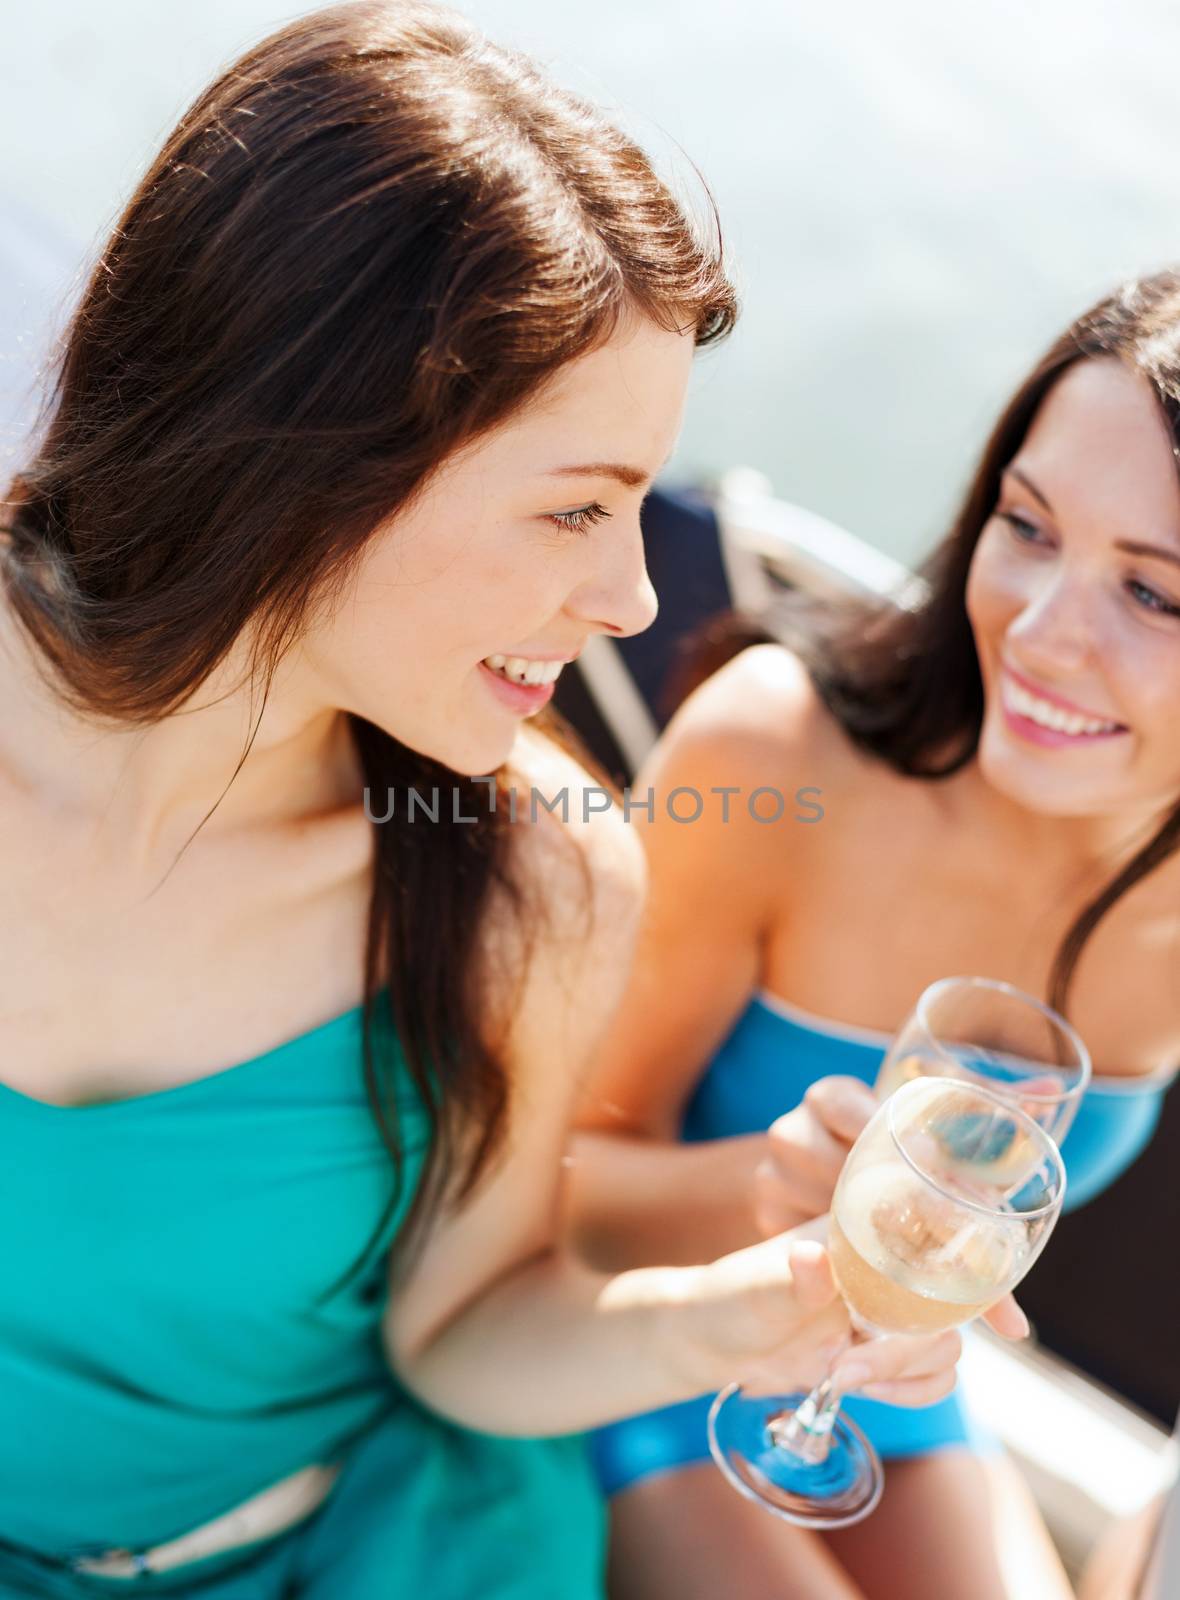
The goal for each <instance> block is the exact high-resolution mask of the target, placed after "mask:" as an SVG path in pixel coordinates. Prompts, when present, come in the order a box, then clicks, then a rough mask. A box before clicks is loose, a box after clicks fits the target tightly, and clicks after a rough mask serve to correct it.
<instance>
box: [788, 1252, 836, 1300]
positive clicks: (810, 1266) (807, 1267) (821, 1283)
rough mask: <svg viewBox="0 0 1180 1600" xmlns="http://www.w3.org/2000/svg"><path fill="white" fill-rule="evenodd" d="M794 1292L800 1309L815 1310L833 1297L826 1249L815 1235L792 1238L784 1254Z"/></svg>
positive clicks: (832, 1284)
mask: <svg viewBox="0 0 1180 1600" xmlns="http://www.w3.org/2000/svg"><path fill="white" fill-rule="evenodd" d="M787 1261H788V1264H789V1266H790V1269H791V1279H792V1281H793V1283H794V1287H795V1296H796V1298H797V1300H798V1302H799V1307H800V1309H801V1310H802V1311H803V1312H811V1311H819V1310H820V1309H821V1308H822V1307H823V1306H826V1305H827V1304H828V1303H829V1302H830V1301H832V1300H834V1299H835V1298H836V1279H835V1277H834V1275H833V1273H832V1263H831V1260H830V1258H829V1256H828V1252H827V1251H826V1250H825V1249H824V1247H823V1245H822V1244H820V1243H819V1242H818V1241H817V1240H815V1239H799V1240H792V1242H791V1246H790V1249H789V1251H788V1254H787Z"/></svg>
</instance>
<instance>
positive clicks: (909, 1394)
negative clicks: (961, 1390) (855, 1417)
mask: <svg viewBox="0 0 1180 1600" xmlns="http://www.w3.org/2000/svg"><path fill="white" fill-rule="evenodd" d="M955 1378H956V1373H955V1369H954V1367H949V1368H947V1370H946V1371H944V1372H937V1373H934V1374H933V1375H932V1376H931V1377H929V1378H903V1379H902V1380H901V1381H900V1382H898V1383H870V1384H867V1385H866V1386H865V1387H864V1388H863V1389H861V1390H859V1391H858V1392H859V1393H860V1394H862V1395H864V1396H865V1397H866V1398H867V1399H869V1400H883V1401H884V1402H885V1404H886V1405H889V1406H932V1405H934V1404H935V1403H936V1402H937V1401H939V1400H945V1399H946V1397H947V1395H948V1394H950V1392H951V1390H952V1389H953V1388H954V1387H955Z"/></svg>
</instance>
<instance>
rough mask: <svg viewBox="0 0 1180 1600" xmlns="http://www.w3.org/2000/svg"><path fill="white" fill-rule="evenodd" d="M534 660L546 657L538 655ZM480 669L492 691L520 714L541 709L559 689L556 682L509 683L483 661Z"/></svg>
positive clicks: (555, 658) (528, 713)
mask: <svg viewBox="0 0 1180 1600" xmlns="http://www.w3.org/2000/svg"><path fill="white" fill-rule="evenodd" d="M533 659H534V660H538V661H540V660H542V659H544V658H543V657H541V656H536V657H534V658H533ZM553 659H554V660H557V661H560V660H564V657H561V656H555V657H554V658H553ZM479 670H480V672H482V673H483V676H484V681H485V682H486V683H487V685H488V688H489V689H491V691H492V693H493V694H495V695H496V696H497V698H498V699H499V700H500V701H501V703H502V704H503V705H506V706H507V707H508V709H509V710H510V711H515V712H516V714H517V715H518V716H526V717H527V716H531V715H532V714H533V713H534V712H537V711H540V709H541V707H542V706H544V705H548V703H549V701H550V700H552V698H553V696H554V693H555V692H556V689H557V684H556V682H554V683H509V681H508V679H507V678H502V677H501V676H500V674H499V673H498V672H493V671H492V669H491V667H487V666H485V665H484V663H483V662H482V661H481V662H480V664H479Z"/></svg>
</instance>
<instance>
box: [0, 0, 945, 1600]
mask: <svg viewBox="0 0 1180 1600" xmlns="http://www.w3.org/2000/svg"><path fill="white" fill-rule="evenodd" d="M733 316H734V298H733V293H732V290H731V289H730V287H729V284H728V282H727V281H726V278H725V276H724V273H723V271H722V268H721V263H720V259H719V255H718V252H717V250H716V249H715V248H713V247H707V246H705V245H704V244H702V243H701V242H699V240H698V238H697V236H696V233H695V231H694V230H693V228H691V227H690V225H689V223H688V221H687V220H686V218H685V216H684V215H683V214H682V212H681V211H680V209H679V208H678V207H677V205H676V203H675V202H674V201H673V199H672V197H671V195H670V193H669V192H668V190H667V189H666V188H665V187H664V186H663V185H662V184H661V183H660V182H659V181H658V180H657V179H656V177H655V176H654V174H653V172H652V169H651V167H650V165H649V163H648V162H647V160H646V158H645V157H644V156H643V154H642V153H641V152H640V151H639V150H638V149H637V148H636V147H635V146H634V145H633V144H631V143H630V142H628V141H627V140H626V139H624V138H623V137H622V136H621V135H620V134H619V133H618V132H617V131H615V130H614V129H613V128H611V127H610V126H609V125H608V124H607V123H605V122H604V121H603V120H602V119H601V118H600V117H599V116H598V115H597V114H596V113H594V112H593V111H592V110H591V108H589V107H588V106H586V105H585V104H583V103H582V102H580V101H579V100H577V99H575V98H573V97H571V96H569V95H567V94H565V93H562V92H560V91H559V90H557V89H556V88H554V87H553V86H551V85H549V84H548V83H546V82H545V80H544V79H543V78H541V77H540V76H538V74H537V73H536V72H535V71H534V69H533V68H531V67H530V65H529V64H528V63H527V62H526V61H524V60H522V59H521V58H519V57H518V56H515V55H513V54H511V53H508V52H505V51H502V50H499V49H497V48H496V47H494V46H492V45H491V44H489V43H488V42H487V41H486V40H484V39H483V38H482V36H481V35H480V34H479V33H478V32H477V31H476V30H475V29H473V28H472V27H470V26H469V25H468V24H467V23H465V22H464V21H463V20H462V19H461V18H459V17H456V16H455V15H453V14H451V13H449V12H445V11H441V10H437V9H435V8H433V7H429V6H424V5H419V4H404V5H403V4H391V5H383V4H363V5H355V6H344V7H340V8H337V9H334V10H330V11H325V12H322V13H318V14H315V15H312V16H308V17H305V18H303V19H302V20H300V21H298V22H296V23H294V24H292V25H291V26H289V27H288V28H286V29H284V30H283V31H281V32H279V33H277V34H275V35H274V36H273V37H272V38H270V39H268V40H266V41H265V42H264V43H263V44H261V45H260V46H259V47H258V48H257V49H255V50H253V51H251V52H250V53H248V54H247V55H245V56H244V57H243V58H242V59H241V60H239V61H237V62H236V63H234V64H233V65H232V66H231V67H230V68H228V69H227V70H226V71H225V72H224V73H223V74H222V75H221V76H220V77H219V78H218V79H217V81H216V82H215V83H214V84H213V85H212V86H211V87H210V88H209V89H208V90H207V91H206V92H205V93H204V94H203V95H201V96H200V98H199V99H198V100H197V101H196V103H195V104H194V105H193V107H192V108H191V109H190V111H189V112H188V113H187V114H186V115H185V116H184V118H183V119H182V121H181V122H180V124H179V126H178V127H177V129H176V131H175V132H174V134H173V135H172V136H171V137H170V138H169V140H168V141H167V143H166V145H165V147H164V149H163V150H162V151H161V153H160V155H159V156H158V158H157V159H156V160H155V162H154V163H153V165H152V166H151V169H150V170H149V171H148V173H147V175H146V176H145V178H144V179H143V182H142V183H141V184H140V185H139V188H138V190H137V192H136V193H135V195H134V196H133V198H132V199H131V201H130V203H129V204H128V206H127V208H126V210H125V211H124V213H123V215H122V217H121V218H120V219H119V222H118V224H117V226H116V228H115V230H114V232H113V234H112V236H111V239H110V241H109V243H108V244H107V246H106V248H105V249H104V250H103V251H102V254H101V257H100V259H99V261H98V263H97V265H96V267H95V269H94V271H93V274H92V276H91V278H90V281H89V285H88V287H87V289H86V291H85V294H84V296H83V299H82V302H81V305H80V308H79V310H78V312H77V314H76V316H75V317H74V319H73V322H72V325H71V327H70V329H69V332H68V335H67V337H66V340H65V344H64V349H63V352H62V358H61V362H60V368H59V371H58V375H57V382H56V387H55V390H54V392H53V394H52V397H51V401H50V404H49V406H48V410H47V414H46V419H45V425H44V427H43V429H42V431H41V433H40V436H39V437H38V439H37V440H36V442H35V445H34V447H33V449H32V450H31V452H30V454H29V458H28V460H27V462H26V464H25V465H24V467H23V470H22V471H21V472H20V474H19V476H18V478H17V479H16V481H15V483H14V484H13V486H12V489H11V490H10V492H9V495H8V502H7V506H6V515H5V517H4V541H3V568H2V571H3V605H2V608H0V647H2V648H0V703H2V704H3V706H4V718H3V726H2V729H0V860H2V865H0V876H2V878H3V882H4V885H5V916H4V918H3V919H2V922H0V973H2V974H3V976H2V978H0V1041H2V1045H3V1066H2V1068H0V1171H2V1173H3V1179H2V1182H0V1218H2V1220H3V1232H4V1237H5V1240H6V1249H5V1271H4V1283H3V1288H2V1289H0V1394H2V1395H3V1417H4V1423H3V1427H2V1428H0V1595H3V1596H6V1597H7V1596H15V1595H38V1596H45V1595H56V1596H75V1597H76V1596H83V1595H92V1594H95V1593H103V1594H106V1593H110V1592H112V1590H119V1589H120V1587H122V1586H125V1585H126V1584H127V1583H128V1582H133V1583H134V1584H135V1586H136V1587H137V1589H143V1590H148V1591H150V1590H152V1589H161V1590H168V1591H170V1592H196V1589H197V1587H198V1586H199V1589H200V1593H201V1594H202V1595H203V1596H206V1597H207V1600H245V1597H247V1596H250V1597H258V1596H260V1595H261V1596H270V1595H273V1596H275V1597H277V1596H279V1595H280V1594H281V1595H285V1596H286V1595H306V1596H323V1597H330V1600H377V1597H379V1596H387V1595H394V1594H410V1593H418V1592H422V1593H427V1592H428V1593H430V1594H432V1595H435V1596H440V1597H446V1596H450V1597H459V1596H467V1595H472V1594H476V1593H478V1594H480V1595H481V1596H487V1597H491V1596H503V1597H508V1596H512V1597H516V1600H525V1597H531V1596H536V1597H544V1600H550V1597H552V1596H554V1595H557V1594H561V1595H562V1596H563V1597H566V1600H570V1597H581V1596H590V1595H593V1594H595V1593H596V1592H598V1590H599V1576H600V1564H601V1563H600V1553H601V1523H602V1517H601V1508H600V1504H599V1502H598V1500H597V1497H596V1494H595V1491H594V1488H593V1484H592V1482H591V1479H590V1475H589V1470H588V1466H587V1463H586V1457H585V1451H584V1447H583V1444H582V1442H581V1440H580V1439H578V1438H572V1439H571V1438H568V1437H551V1438H544V1439H542V1438H535V1437H529V1436H536V1435H547V1436H552V1435H556V1436H561V1435H568V1434H570V1433H572V1432H573V1431H574V1430H578V1429H582V1428H585V1427H586V1426H588V1425H590V1424H593V1423H597V1422H600V1421H602V1420H605V1419H606V1418H608V1417H611V1416H618V1415H621V1414H623V1413H624V1412H626V1411H628V1410H634V1409H635V1408H636V1407H638V1406H643V1405H652V1404H662V1403H667V1402H668V1401H670V1400H674V1399H677V1398H682V1397H684V1396H685V1395H688V1394H691V1393H694V1392H696V1391H697V1390H698V1389H699V1388H700V1387H701V1386H702V1383H705V1382H708V1381H718V1382H719V1381H721V1379H722V1377H723V1376H724V1375H725V1374H727V1373H729V1372H731V1371H732V1372H736V1373H739V1374H740V1373H743V1372H744V1373H746V1374H747V1375H748V1376H749V1377H750V1378H751V1379H752V1380H755V1379H757V1378H758V1376H759V1374H761V1375H762V1376H763V1377H764V1379H765V1380H766V1381H777V1382H781V1381H782V1380H783V1379H784V1377H788V1376H789V1377H791V1378H799V1377H802V1376H805V1375H806V1374H807V1373H809V1372H810V1373H814V1372H815V1371H816V1370H818V1367H819V1365H820V1364H821V1363H822V1362H823V1361H824V1360H825V1359H827V1358H828V1357H829V1356H830V1355H831V1353H832V1351H833V1349H834V1348H835V1347H836V1346H837V1345H838V1344H839V1343H840V1341H841V1340H842V1338H843V1336H844V1334H845V1332H846V1329H847V1323H846V1319H845V1318H844V1315H843V1313H842V1312H841V1310H840V1309H839V1307H838V1305H837V1304H836V1303H835V1301H834V1287H833V1284H832V1282H831V1278H830V1274H829V1273H828V1269H827V1262H826V1257H825V1256H824V1253H823V1251H822V1249H821V1248H820V1247H818V1246H816V1245H814V1244H812V1243H810V1242H809V1241H807V1240H803V1241H792V1240H790V1239H786V1240H782V1239H776V1240H773V1241H771V1242H770V1243H769V1244H768V1245H766V1246H764V1247H759V1248H755V1249H754V1250H751V1251H745V1252H742V1253H739V1254H737V1255H734V1256H730V1257H728V1258H726V1259H724V1260H722V1261H720V1262H717V1263H715V1264H714V1265H712V1266H711V1267H709V1268H707V1269H704V1270H690V1271H684V1272H678V1271H673V1272H668V1271H655V1272H650V1271H640V1272H637V1273H624V1274H622V1275H615V1276H610V1275H605V1274H599V1273H595V1272H591V1271H588V1270H586V1269H584V1268H582V1267H580V1266H579V1265H577V1264H576V1263H575V1262H574V1261H573V1260H572V1259H571V1258H570V1257H568V1256H566V1255H564V1254H562V1253H561V1252H560V1251H559V1250H558V1249H557V1248H555V1235H556V1232H557V1229H556V1224H555V1213H556V1209H557V1196H558V1179H559V1173H560V1158H561V1152H562V1148H563V1145H564V1142H565V1138H566V1134H567V1124H568V1118H569V1113H570V1108H571V1103H572V1099H573V1096H574V1093H575V1090H576V1086H577V1083H578V1080H579V1075H580V1073H581V1071H582V1069H583V1065H584V1062H585V1060H586V1057H587V1055H588V1052H589V1050H590V1049H591V1048H592V1045H593V1042H594V1039H595V1037H596V1036H597V1034H598V1032H599V1031H600V1029H601V1025H602V1021H603V1019H604V1016H605V1014H606V1013H607V1012H608V1011H609V1008H610V1005H611V1004H612V1002H613V999H614V998H615V996H616V995H617V993H618V992H619V989H620V987H621V983H622V979H623V976H624V973H625V970H626V965H627V960H628V955H629V951H630V947H631V939H632V935H633V931H634V927H635V922H636V912H637V908H638V903H639V898H640V893H641V887H642V857H641V852H640V850H639V847H638V846H637V844H636V843H635V841H634V839H633V836H632V835H631V834H630V832H629V831H628V830H627V829H626V828H625V827H624V826H623V825H622V824H621V822H620V821H619V820H618V819H617V817H611V816H603V815H601V814H599V815H596V816H592V817H591V819H590V820H589V821H585V820H579V816H580V813H581V810H582V808H581V806H580V804H579V797H580V795H581V793H582V790H583V788H584V785H585V782H586V774H585V772H584V770H583V769H582V768H581V767H580V766H579V765H578V764H577V763H576V762H575V761H574V760H573V759H572V757H571V756H569V755H568V754H566V753H564V752H563V750H562V749H561V747H560V745H559V743H557V742H555V739H554V737H550V736H546V733H545V732H544V731H543V726H542V723H540V722H539V723H537V724H535V725H532V726H530V725H529V723H528V718H530V717H531V716H533V714H535V713H537V712H539V711H540V710H541V709H542V708H543V706H544V703H545V701H546V700H547V699H548V698H549V696H550V694H551V693H552V683H553V680H554V679H555V677H556V676H557V673H558V671H559V670H560V667H561V664H562V663H563V662H565V661H568V660H570V659H572V658H573V657H574V656H576V655H577V653H578V651H579V650H580V649H581V647H582V646H583V644H584V643H585V642H586V640H587V639H588V638H589V637H590V636H591V635H592V634H594V633H596V632H606V633H611V634H626V633H630V632H633V631H635V630H637V629H640V628H642V627H644V626H645V625H646V624H647V623H648V622H649V621H650V619H651V616H652V614H653V608H654V603H655V602H654V597H653V595H652V593H651V588H650V584H649V583H648V580H647V575H646V571H645V568H644V563H643V554H642V544H641V538H640V531H639V522H638V509H639V502H640V499H641V496H642V492H643V490H644V488H645V486H646V485H647V484H648V483H649V482H650V480H651V479H652V477H653V476H654V475H655V473H656V472H657V471H658V470H659V468H660V466H661V464H662V463H663V461H664V459H665V458H666V456H667V454H668V452H669V450H670V449H671V447H672V445H673V442H674V439H675V435H676V431H677V428H678V425H679V418H680V413H681V409H682V405H683V400H684V392H685V387H686V382H687V376H688V370H689V365H690V361H691V357H692V353H693V351H694V349H695V348H696V347H697V346H698V345H702V344H707V343H709V342H711V341H713V340H716V339H718V338H719V337H721V336H722V335H723V334H724V333H725V332H726V331H727V329H728V328H729V326H730V324H731V322H732V320H733ZM534 788H535V789H536V790H537V791H538V792H539V794H540V795H541V797H542V798H544V799H545V800H547V801H552V800H553V799H554V797H555V793H556V791H559V790H561V789H565V790H567V791H568V792H569V795H568V797H569V800H570V812H571V813H572V820H568V819H566V818H563V817H562V816H561V815H560V814H559V813H551V812H550V811H549V810H548V809H538V808H535V807H533V806H532V804H531V798H532V797H531V793H530V791H531V790H532V789H534ZM518 798H519V799H520V801H521V804H520V809H519V811H518V810H517V809H516V801H517V799H518ZM514 813H515V818H514ZM955 1354H956V1344H955V1341H954V1340H953V1339H950V1340H948V1339H942V1340H928V1341H925V1342H924V1343H918V1344H916V1345H908V1346H905V1347H903V1346H894V1347H893V1348H890V1347H888V1346H883V1347H882V1348H881V1349H880V1350H879V1351H877V1352H875V1353H874V1359H875V1360H876V1362H877V1372H878V1376H879V1377H881V1379H882V1380H883V1381H884V1380H888V1379H890V1378H892V1379H894V1380H895V1382H896V1392H897V1393H898V1394H899V1395H900V1396H902V1397H905V1396H909V1397H910V1398H913V1399H915V1400H918V1401H920V1400H922V1399H923V1398H925V1397H928V1396H929V1395H930V1394H931V1393H941V1392H943V1391H944V1390H945V1389H946V1387H947V1385H948V1384H949V1382H950V1381H951V1380H950V1368H951V1363H952V1362H953V1359H954V1357H955ZM461 1424H466V1425H467V1427H466V1428H465V1427H463V1426H461ZM468 1429H474V1430H479V1431H477V1432H473V1431H468ZM505 1435H517V1436H520V1437H516V1438H511V1437H503V1436H505Z"/></svg>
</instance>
